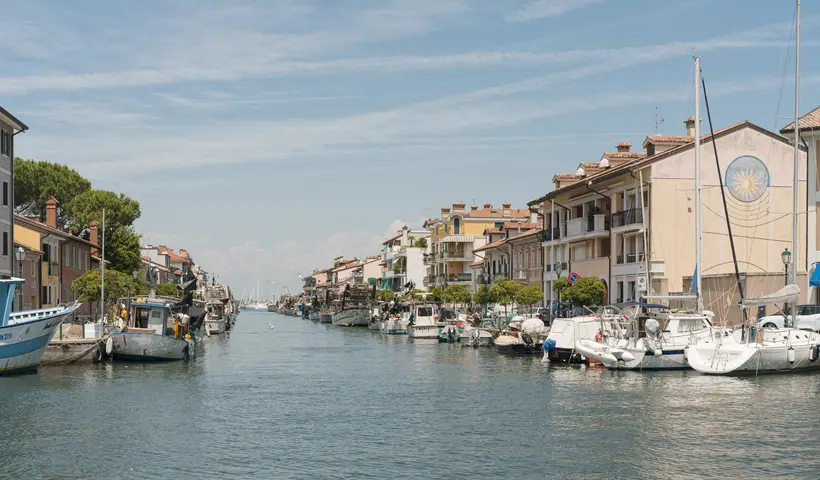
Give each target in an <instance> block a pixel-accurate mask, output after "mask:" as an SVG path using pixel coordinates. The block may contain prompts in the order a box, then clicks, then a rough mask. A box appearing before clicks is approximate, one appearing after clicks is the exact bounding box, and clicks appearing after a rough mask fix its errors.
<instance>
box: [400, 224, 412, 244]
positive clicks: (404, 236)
mask: <svg viewBox="0 0 820 480" xmlns="http://www.w3.org/2000/svg"><path fill="white" fill-rule="evenodd" d="M408 237H409V235H408V234H407V225H405V226H403V227H401V246H402V247H410V246H411V245H409V242H410V240H409V239H408Z"/></svg>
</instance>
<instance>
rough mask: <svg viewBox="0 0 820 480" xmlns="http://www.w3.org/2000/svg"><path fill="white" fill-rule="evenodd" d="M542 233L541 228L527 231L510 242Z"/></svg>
mask: <svg viewBox="0 0 820 480" xmlns="http://www.w3.org/2000/svg"><path fill="white" fill-rule="evenodd" d="M540 231H541V229H540V228H533V229H530V230H527V231H526V232H522V233H521V235H518V236H516V237H512V238H510V241H511V242H512V241H516V240H520V239H522V238H528V237H532V236H533V235H536V234H537V233H538V232H540Z"/></svg>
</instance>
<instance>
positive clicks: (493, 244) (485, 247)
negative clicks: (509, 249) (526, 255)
mask: <svg viewBox="0 0 820 480" xmlns="http://www.w3.org/2000/svg"><path fill="white" fill-rule="evenodd" d="M506 241H507V239H506V238H502V239H501V240H496V241H495V242H493V243H488V244H487V245H484V246H483V247H479V248H476V249H474V250H473V251H474V252H481V251H483V250H489V249H491V248H495V247H498V246H500V245H503V244H504V243H505V242H506Z"/></svg>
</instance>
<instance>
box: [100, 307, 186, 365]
mask: <svg viewBox="0 0 820 480" xmlns="http://www.w3.org/2000/svg"><path fill="white" fill-rule="evenodd" d="M173 305H174V303H173V302H169V301H167V300H165V299H162V298H156V297H151V296H149V297H147V298H145V297H143V298H137V299H136V300H135V301H134V302H132V304H131V312H129V313H130V315H129V316H128V321H127V325H126V326H125V327H124V328H123V329H122V331H120V332H116V333H114V334H112V335H111V340H112V352H111V354H112V356H113V357H114V360H127V361H137V362H163V361H174V360H188V359H191V358H193V357H194V354H195V350H196V349H195V341H196V338H195V336H194V334H193V332H192V331H191V328H190V327H191V326H190V325H189V320H190V317H188V316H187V315H175V314H173V313H172V312H171V307H172V306H173Z"/></svg>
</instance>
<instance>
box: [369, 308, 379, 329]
mask: <svg viewBox="0 0 820 480" xmlns="http://www.w3.org/2000/svg"><path fill="white" fill-rule="evenodd" d="M381 321H382V310H381V307H380V306H378V305H376V306H373V307H371V309H370V320H369V321H368V322H367V329H368V330H380V327H381Z"/></svg>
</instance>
